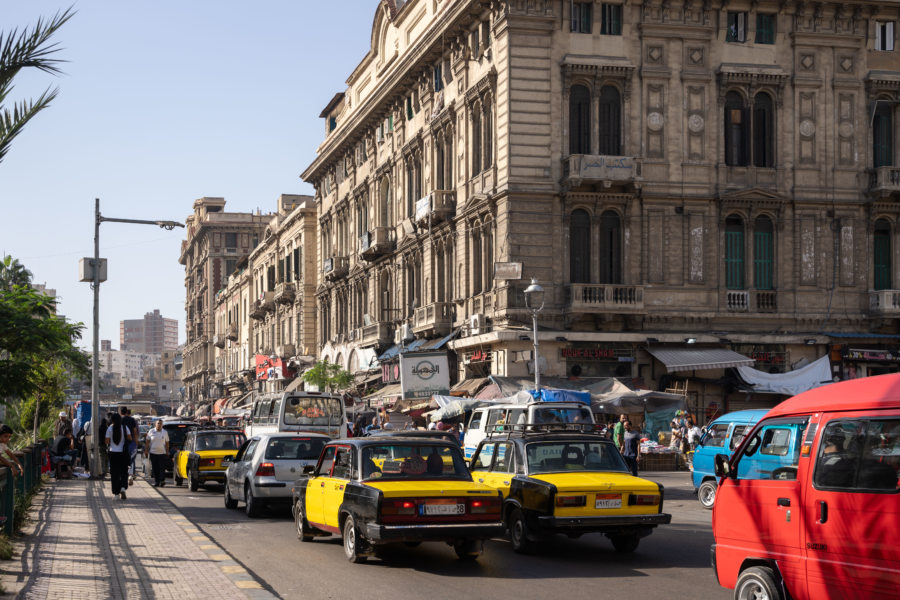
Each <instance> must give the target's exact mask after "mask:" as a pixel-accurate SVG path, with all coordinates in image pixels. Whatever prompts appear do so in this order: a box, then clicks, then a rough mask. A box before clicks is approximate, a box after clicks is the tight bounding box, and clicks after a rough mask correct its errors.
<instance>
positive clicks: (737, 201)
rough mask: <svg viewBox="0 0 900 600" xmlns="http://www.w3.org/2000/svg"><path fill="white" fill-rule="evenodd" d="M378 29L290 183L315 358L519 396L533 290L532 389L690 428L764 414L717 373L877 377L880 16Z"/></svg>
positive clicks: (888, 79) (894, 319) (890, 288)
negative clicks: (305, 225)
mask: <svg viewBox="0 0 900 600" xmlns="http://www.w3.org/2000/svg"><path fill="white" fill-rule="evenodd" d="M372 6H373V11H374V12H375V18H374V24H373V30H372V36H371V47H370V50H369V52H368V53H367V54H366V55H365V56H364V57H363V58H362V61H361V62H360V63H359V65H358V66H357V67H356V69H355V70H354V71H353V72H352V73H350V74H349V78H348V79H347V87H346V89H344V90H339V91H338V93H337V94H336V95H335V96H334V98H333V99H332V100H331V102H329V103H328V104H327V106H326V107H325V109H324V110H323V111H322V113H321V115H320V116H321V117H322V118H323V119H324V126H325V127H324V128H325V132H324V133H325V139H324V141H323V142H322V144H321V145H320V146H319V148H318V151H317V157H316V159H315V161H314V162H313V163H312V164H311V165H309V166H308V167H307V168H306V170H305V171H304V173H303V178H304V179H305V180H306V181H309V182H310V183H312V184H313V185H314V186H315V189H316V205H317V209H318V228H319V230H318V248H317V263H316V268H317V270H318V271H319V272H320V285H319V286H318V288H317V292H316V300H317V316H318V325H317V328H318V329H317V339H318V343H317V346H318V347H319V348H320V351H321V352H322V354H323V355H324V356H325V357H326V358H329V359H330V360H336V359H337V360H339V361H340V362H342V363H343V364H344V366H345V367H347V366H350V364H351V360H352V357H354V356H358V355H359V354H360V353H362V352H367V353H371V352H374V353H375V354H377V355H378V356H381V357H385V358H388V357H390V356H392V355H393V354H396V351H397V349H396V348H394V346H395V345H397V344H398V343H400V342H401V341H402V340H403V339H404V338H407V339H406V340H405V341H403V344H404V345H405V347H406V348H408V347H411V346H413V345H415V344H419V347H426V346H428V345H431V346H439V345H441V344H442V342H443V340H446V339H447V335H448V334H451V333H454V332H456V333H457V335H458V336H459V337H457V338H456V339H453V340H449V341H446V342H443V344H444V347H445V348H449V351H450V352H451V353H452V355H453V357H454V358H455V359H456V364H457V365H458V368H457V371H456V373H455V374H454V375H455V377H454V379H455V380H459V381H462V382H465V381H467V380H471V379H474V378H478V377H483V376H484V375H487V374H494V375H501V376H528V375H529V374H530V373H532V372H533V369H534V357H533V355H532V348H533V345H532V340H531V332H530V329H531V327H530V325H531V323H532V316H533V315H532V311H531V310H530V308H529V306H527V305H526V300H525V296H524V293H523V292H524V290H525V288H526V287H527V286H528V285H529V283H530V281H531V280H532V279H535V280H536V281H537V282H538V283H539V285H540V286H541V287H543V289H544V290H545V294H544V299H543V300H544V305H543V309H542V310H540V311H539V312H538V313H537V318H538V320H539V331H538V338H539V342H540V362H539V363H538V364H540V365H541V367H542V368H541V371H542V373H544V374H545V375H555V376H561V377H577V378H581V379H586V378H591V377H603V376H610V375H615V376H619V377H622V378H625V379H631V380H633V381H634V382H635V383H638V384H642V385H645V386H647V387H651V388H665V387H669V386H670V385H672V384H673V382H676V381H678V380H684V381H688V383H689V387H688V389H689V394H690V402H691V403H692V404H691V406H692V409H694V410H695V411H697V412H700V413H705V414H707V415H709V414H714V413H715V412H717V411H721V410H725V409H734V408H739V407H742V406H753V405H762V406H765V405H766V404H767V403H771V402H772V401H773V399H772V397H767V396H764V395H759V394H752V393H750V392H749V391H747V390H744V391H735V390H736V389H737V390H740V387H739V386H737V387H736V386H735V383H738V382H737V380H735V379H734V378H733V377H732V376H731V371H730V368H731V367H736V366H749V365H752V366H755V367H756V368H757V369H761V370H765V371H771V372H782V371H786V370H790V369H791V368H792V367H793V366H797V365H800V364H804V363H805V362H808V361H812V360H814V359H817V358H819V357H822V356H824V355H829V356H830V357H831V359H832V366H833V375H834V376H835V377H838V378H845V377H854V376H860V375H866V374H873V373H879V372H890V371H896V370H897V368H898V361H900V357H898V352H896V350H895V349H896V347H897V343H898V338H900V332H898V327H897V324H898V317H900V291H898V288H900V285H898V283H897V282H898V279H900V270H898V269H900V261H898V260H897V254H898V244H897V236H895V235H894V234H895V231H896V227H897V224H898V218H900V204H898V203H897V200H898V199H900V158H898V146H900V125H898V123H900V56H898V48H897V41H898V40H897V35H898V34H897V22H898V20H900V12H898V5H897V3H896V2H889V1H876V0H869V1H849V2H816V3H810V2H802V1H793V0H778V1H774V0H753V1H750V0H746V1H744V0H729V1H727V2H724V1H717V0H712V1H710V0H685V1H684V2H680V3H671V2H668V1H667V0H643V1H631V2H628V1H625V2H622V1H610V2H595V1H575V0H534V1H529V2H521V1H513V0H510V1H499V0H493V1H481V0H455V1H454V0H443V1H434V0H407V1H405V2H399V1H397V0H384V1H382V2H379V3H374V2H373V3H372ZM410 333H411V334H413V335H414V336H415V337H416V338H417V340H418V341H412V340H410V339H409V334H410ZM392 353H393V354H392ZM544 363H546V364H544ZM777 398H778V396H775V399H777Z"/></svg>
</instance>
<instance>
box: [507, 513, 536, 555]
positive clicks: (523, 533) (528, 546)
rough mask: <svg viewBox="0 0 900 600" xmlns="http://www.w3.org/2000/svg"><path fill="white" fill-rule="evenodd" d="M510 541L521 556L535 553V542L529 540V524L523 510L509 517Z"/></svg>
mask: <svg viewBox="0 0 900 600" xmlns="http://www.w3.org/2000/svg"><path fill="white" fill-rule="evenodd" d="M507 527H509V541H510V542H512V547H513V550H515V551H516V552H518V553H519V554H529V553H531V552H533V551H534V542H532V541H531V540H530V539H528V524H527V523H526V522H525V513H523V512H522V510H521V509H518V508H517V509H515V510H513V511H512V513H510V515H509V522H508V523H507Z"/></svg>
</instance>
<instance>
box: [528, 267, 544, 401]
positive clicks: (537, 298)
mask: <svg viewBox="0 0 900 600" xmlns="http://www.w3.org/2000/svg"><path fill="white" fill-rule="evenodd" d="M525 306H526V307H528V308H529V309H530V310H531V323H532V326H533V327H534V331H533V333H532V335H533V341H534V391H535V393H540V391H541V367H540V362H541V361H540V356H539V355H538V346H539V345H540V344H539V343H538V330H537V314H538V313H539V312H541V311H542V310H544V288H542V287H541V286H540V285H538V282H537V279H535V278H534V277H532V278H531V285H529V286H528V287H527V288H525Z"/></svg>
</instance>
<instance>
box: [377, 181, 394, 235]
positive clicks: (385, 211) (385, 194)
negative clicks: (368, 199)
mask: <svg viewBox="0 0 900 600" xmlns="http://www.w3.org/2000/svg"><path fill="white" fill-rule="evenodd" d="M379 197H380V202H379V203H378V204H379V206H378V213H379V217H381V220H380V221H379V223H378V224H379V225H380V226H382V227H389V226H391V225H393V223H392V222H391V182H390V180H389V179H388V178H387V177H385V178H384V179H382V180H381V194H380V196H379Z"/></svg>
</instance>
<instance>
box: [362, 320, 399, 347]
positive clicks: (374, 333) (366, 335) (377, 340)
mask: <svg viewBox="0 0 900 600" xmlns="http://www.w3.org/2000/svg"><path fill="white" fill-rule="evenodd" d="M393 341H394V332H393V330H392V328H391V324H390V323H387V322H380V323H372V324H371V325H365V326H363V327H361V328H360V329H359V342H358V343H359V345H360V347H363V348H364V347H367V346H386V345H388V344H392V343H393Z"/></svg>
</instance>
